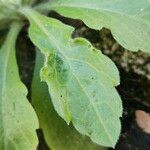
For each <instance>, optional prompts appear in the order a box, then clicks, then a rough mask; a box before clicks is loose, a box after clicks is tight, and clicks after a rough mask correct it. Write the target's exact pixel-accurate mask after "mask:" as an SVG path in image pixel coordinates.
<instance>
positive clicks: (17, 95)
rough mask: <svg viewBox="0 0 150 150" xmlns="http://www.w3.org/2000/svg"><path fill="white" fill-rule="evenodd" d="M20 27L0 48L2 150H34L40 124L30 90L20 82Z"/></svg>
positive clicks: (16, 28) (0, 134)
mask: <svg viewBox="0 0 150 150" xmlns="http://www.w3.org/2000/svg"><path fill="white" fill-rule="evenodd" d="M19 31H20V25H18V24H13V25H12V26H11V30H10V32H9V34H8V36H7V38H6V41H5V43H4V44H3V46H2V47H1V49H0V149H1V150H17V149H19V150H20V149H21V150H35V149H36V146H37V144H38V140H37V137H36V132H35V130H36V129H37V128H38V121H37V117H36V115H35V112H34V110H33V108H32V107H31V105H30V104H29V102H28V100H27V99H26V95H27V90H26V88H25V86H24V85H23V84H22V82H21V81H20V79H19V73H18V68H17V62H16V57H15V40H16V38H17V35H18V32H19Z"/></svg>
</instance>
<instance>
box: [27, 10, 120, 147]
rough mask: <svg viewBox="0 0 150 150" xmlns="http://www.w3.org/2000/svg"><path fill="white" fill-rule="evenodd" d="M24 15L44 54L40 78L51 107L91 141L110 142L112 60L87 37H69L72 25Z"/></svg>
mask: <svg viewBox="0 0 150 150" xmlns="http://www.w3.org/2000/svg"><path fill="white" fill-rule="evenodd" d="M24 13H25V14H26V15H27V17H28V18H29V20H30V23H31V26H30V28H29V36H30V38H31V40H32V41H33V43H34V44H35V45H36V46H37V47H38V48H39V49H40V50H41V51H42V53H43V54H44V55H45V59H46V61H45V64H44V67H43V69H42V71H41V77H42V80H44V81H46V82H47V84H48V86H49V91H50V94H51V97H52V101H53V104H54V107H55V109H56V111H57V112H58V113H59V115H60V116H61V117H62V118H64V119H65V120H66V121H67V122H68V123H69V122H70V121H72V122H73V125H74V126H75V128H76V129H77V130H78V131H79V132H80V133H82V134H85V135H88V136H90V137H91V139H92V140H93V141H94V142H96V143H98V144H101V145H104V146H114V145H115V143H116V142H117V139H118V136H119V134H120V120H119V117H120V116H121V114H122V105H121V100H120V97H119V95H118V93H117V91H116V89H115V88H114V86H115V85H117V84H118V83H119V74H118V70H117V68H116V66H115V65H114V63H113V62H112V61H111V60H110V59H109V58H107V57H106V56H104V55H103V54H102V53H101V52H100V51H98V50H97V49H95V48H93V47H92V45H91V44H90V43H89V42H88V41H86V40H84V39H82V38H77V39H75V40H73V39H71V38H70V36H71V33H72V31H73V29H72V28H70V27H67V26H65V25H63V24H62V23H61V22H59V21H57V20H55V19H52V18H47V17H44V16H42V15H40V14H38V13H36V12H35V11H32V10H28V9H26V10H24ZM108 93H109V94H108ZM110 122H111V123H110Z"/></svg>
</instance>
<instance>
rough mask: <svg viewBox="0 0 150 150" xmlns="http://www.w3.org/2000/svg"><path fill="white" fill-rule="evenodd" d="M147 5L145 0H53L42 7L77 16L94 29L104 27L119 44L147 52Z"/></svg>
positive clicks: (149, 3)
mask: <svg viewBox="0 0 150 150" xmlns="http://www.w3.org/2000/svg"><path fill="white" fill-rule="evenodd" d="M149 6H150V1H149V0H143V1H138V0H133V1H132V2H131V1H130V0H115V1H114V0H110V1H104V0H99V1H98V0H94V1H90V0H89V1H87V0H83V1H79V0H75V1H71V0H56V1H52V2H50V3H49V5H48V4H46V5H45V6H44V7H43V9H54V10H56V11H57V12H59V13H61V14H62V15H64V16H67V17H71V18H77V19H81V20H83V21H84V22H85V23H86V24H87V25H88V26H89V27H91V28H94V29H101V28H102V27H106V28H108V29H110V30H111V32H112V34H113V36H114V38H115V39H116V40H117V41H118V42H119V43H120V44H121V45H122V46H123V47H125V48H127V49H129V50H132V51H138V50H142V51H144V52H150V34H149V33H150V22H149V19H146V18H149V10H150V7H149ZM145 15H146V17H145ZM95 18H96V19H95Z"/></svg>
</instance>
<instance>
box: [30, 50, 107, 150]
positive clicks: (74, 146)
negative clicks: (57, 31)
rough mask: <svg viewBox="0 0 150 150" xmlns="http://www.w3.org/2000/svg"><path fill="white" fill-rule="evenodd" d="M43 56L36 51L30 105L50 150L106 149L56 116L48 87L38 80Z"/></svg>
mask: <svg viewBox="0 0 150 150" xmlns="http://www.w3.org/2000/svg"><path fill="white" fill-rule="evenodd" d="M43 64H44V56H43V55H42V54H41V53H40V51H39V50H37V52H36V65H35V72H34V77H33V82H32V90H31V91H32V105H33V107H34V108H35V110H36V113H37V115H38V118H39V123H40V129H42V131H43V134H44V137H45V140H46V143H47V145H48V146H49V148H50V149H52V150H107V148H103V147H100V146H99V145H97V144H95V143H93V142H92V141H90V139H89V138H88V137H87V136H84V135H81V134H79V133H78V132H77V131H76V130H75V129H74V127H73V126H72V125H69V126H68V125H67V124H66V123H65V121H64V120H63V119H62V118H60V117H59V116H58V114H57V113H56V111H55V110H54V107H53V105H52V102H51V99H50V96H49V92H48V87H47V85H46V83H44V82H41V80H40V69H41V67H42V66H43Z"/></svg>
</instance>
